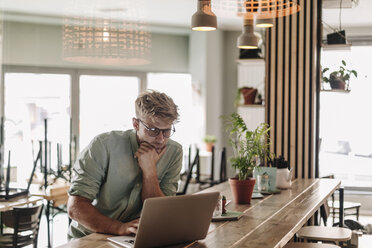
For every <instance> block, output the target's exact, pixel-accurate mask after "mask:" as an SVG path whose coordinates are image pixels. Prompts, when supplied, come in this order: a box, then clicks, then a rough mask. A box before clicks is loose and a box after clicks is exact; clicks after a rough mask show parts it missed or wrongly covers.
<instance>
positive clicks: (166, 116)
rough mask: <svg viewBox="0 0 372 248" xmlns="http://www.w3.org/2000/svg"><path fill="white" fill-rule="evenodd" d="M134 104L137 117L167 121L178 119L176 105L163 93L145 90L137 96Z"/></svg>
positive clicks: (171, 121) (172, 121)
mask: <svg viewBox="0 0 372 248" xmlns="http://www.w3.org/2000/svg"><path fill="white" fill-rule="evenodd" d="M135 105H136V116H137V118H150V119H151V120H153V121H156V120H158V119H161V120H163V121H166V122H168V123H174V122H177V121H178V118H179V114H178V106H177V105H176V104H175V103H174V102H173V100H172V98H170V97H169V96H167V95H166V94H165V93H161V92H158V91H155V90H146V91H144V92H142V93H141V94H140V95H139V96H138V97H137V99H136V102H135Z"/></svg>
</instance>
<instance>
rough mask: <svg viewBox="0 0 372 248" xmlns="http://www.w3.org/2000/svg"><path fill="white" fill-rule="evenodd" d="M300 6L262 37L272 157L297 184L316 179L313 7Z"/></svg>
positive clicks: (313, 3)
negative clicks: (286, 167) (279, 160)
mask: <svg viewBox="0 0 372 248" xmlns="http://www.w3.org/2000/svg"><path fill="white" fill-rule="evenodd" d="M320 3H321V0H318V1H311V0H300V5H301V11H300V12H299V13H297V14H294V15H290V16H285V17H282V18H278V19H276V22H275V24H274V27H273V28H271V29H269V30H268V31H267V35H266V44H267V45H266V49H267V51H266V61H267V62H266V91H267V92H266V96H267V104H266V120H267V123H268V124H269V125H270V126H271V127H272V129H271V132H270V138H271V142H272V143H271V146H270V149H271V152H273V153H274V154H275V155H276V156H279V155H282V156H284V158H285V159H286V160H288V161H289V163H290V166H291V168H293V169H294V175H295V177H296V178H311V177H314V176H315V159H314V158H315V146H314V137H315V131H316V125H315V110H316V105H315V104H316V103H317V101H316V97H317V94H316V89H317V87H316V84H317V80H316V78H317V76H316V75H317V59H318V57H317V47H318V45H319V44H318V39H317V34H318V27H319V25H318V22H319V20H318V14H319V13H320V12H319V11H318V6H319V7H321V4H320Z"/></svg>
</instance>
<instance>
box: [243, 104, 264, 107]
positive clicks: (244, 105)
mask: <svg viewBox="0 0 372 248" xmlns="http://www.w3.org/2000/svg"><path fill="white" fill-rule="evenodd" d="M237 107H239V108H240V107H242V108H264V107H265V105H263V104H238V106H237Z"/></svg>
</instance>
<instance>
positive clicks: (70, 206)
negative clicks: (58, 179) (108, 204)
mask: <svg viewBox="0 0 372 248" xmlns="http://www.w3.org/2000/svg"><path fill="white" fill-rule="evenodd" d="M73 198H74V197H73V196H69V197H68V201H67V214H68V217H70V218H71V219H73V220H74V219H75V212H76V209H75V208H76V206H75V205H76V204H75V202H74V199H73Z"/></svg>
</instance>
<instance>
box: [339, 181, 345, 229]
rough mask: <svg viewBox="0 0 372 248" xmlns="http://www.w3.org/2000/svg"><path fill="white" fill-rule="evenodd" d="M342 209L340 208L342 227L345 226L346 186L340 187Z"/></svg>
mask: <svg viewBox="0 0 372 248" xmlns="http://www.w3.org/2000/svg"><path fill="white" fill-rule="evenodd" d="M339 192H340V210H339V219H340V223H339V225H340V227H344V188H343V187H340V189H339Z"/></svg>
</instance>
